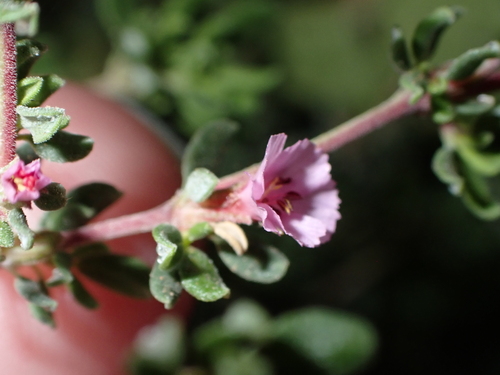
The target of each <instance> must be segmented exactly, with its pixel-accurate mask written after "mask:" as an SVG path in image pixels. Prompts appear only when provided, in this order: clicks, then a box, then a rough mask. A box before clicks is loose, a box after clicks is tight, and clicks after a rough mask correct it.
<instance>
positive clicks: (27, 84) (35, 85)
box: [17, 74, 65, 107]
mask: <svg viewBox="0 0 500 375" xmlns="http://www.w3.org/2000/svg"><path fill="white" fill-rule="evenodd" d="M64 83H65V81H64V80H63V79H62V78H60V77H59V76H57V75H55V74H49V75H44V76H40V77H38V76H34V77H26V78H23V79H22V80H20V81H19V83H18V86H17V98H18V104H19V105H22V106H26V107H38V106H40V105H42V103H43V102H44V101H45V100H46V99H47V98H48V97H49V96H50V95H52V94H53V93H54V92H56V91H57V90H58V89H60V88H61V87H62V86H63V85H64Z"/></svg>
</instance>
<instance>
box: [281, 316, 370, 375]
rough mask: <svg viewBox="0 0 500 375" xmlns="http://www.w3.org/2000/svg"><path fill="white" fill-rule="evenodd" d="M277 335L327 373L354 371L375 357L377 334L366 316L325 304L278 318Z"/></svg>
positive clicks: (340, 373)
mask: <svg viewBox="0 0 500 375" xmlns="http://www.w3.org/2000/svg"><path fill="white" fill-rule="evenodd" d="M274 332H275V335H276V339H277V340H279V341H281V342H283V343H285V344H287V345H289V346H290V347H292V348H293V349H294V350H295V351H296V352H298V353H299V354H301V355H303V356H304V357H305V358H308V359H309V360H311V361H312V362H314V363H315V364H316V365H317V366H319V367H320V368H323V369H324V370H325V371H326V372H327V373H331V374H339V375H343V374H351V373H354V372H355V371H358V370H360V369H361V368H362V367H363V366H365V365H366V364H367V362H368V361H369V360H370V359H371V358H372V357H373V355H374V353H375V350H376V348H377V334H376V332H375V329H374V328H373V327H372V325H371V324H370V323H368V322H367V321H366V320H364V319H361V318H359V317H356V316H353V315H350V314H347V313H342V312H338V311H334V310H327V309H323V308H307V309H302V310H296V311H292V312H289V313H286V314H284V315H282V316H280V317H279V318H278V319H277V320H276V322H275V331H274Z"/></svg>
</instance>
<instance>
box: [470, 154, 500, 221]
mask: <svg viewBox="0 0 500 375" xmlns="http://www.w3.org/2000/svg"><path fill="white" fill-rule="evenodd" d="M461 172H462V176H463V178H464V189H463V191H462V200H463V202H464V204H465V206H466V207H467V208H468V209H469V210H470V211H471V212H472V213H473V214H474V215H475V216H476V217H478V218H480V219H482V220H495V219H498V218H499V217H500V203H499V202H497V201H495V199H494V198H493V196H492V195H491V192H490V188H489V186H488V182H487V180H486V179H485V178H484V177H483V176H481V175H480V174H478V173H477V172H476V171H474V170H473V169H472V168H470V167H469V166H468V165H467V164H466V163H462V165H461Z"/></svg>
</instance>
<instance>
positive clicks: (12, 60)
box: [0, 23, 17, 167]
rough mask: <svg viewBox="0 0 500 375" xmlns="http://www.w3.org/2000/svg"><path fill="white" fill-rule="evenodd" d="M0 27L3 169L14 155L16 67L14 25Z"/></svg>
mask: <svg viewBox="0 0 500 375" xmlns="http://www.w3.org/2000/svg"><path fill="white" fill-rule="evenodd" d="M0 27H1V31H0V34H1V36H0V56H1V59H0V77H1V81H0V116H1V117H0V167H4V166H5V165H7V164H8V163H9V162H11V161H12V160H13V159H14V156H15V153H16V122H17V116H16V106H17V70H16V69H17V66H16V33H15V31H14V24H13V23H6V24H3V25H1V26H0Z"/></svg>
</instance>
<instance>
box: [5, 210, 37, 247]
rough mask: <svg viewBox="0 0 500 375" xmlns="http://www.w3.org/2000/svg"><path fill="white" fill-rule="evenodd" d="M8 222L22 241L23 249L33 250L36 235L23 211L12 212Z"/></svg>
mask: <svg viewBox="0 0 500 375" xmlns="http://www.w3.org/2000/svg"><path fill="white" fill-rule="evenodd" d="M8 222H9V224H10V227H11V228H12V231H13V232H14V233H15V235H16V236H17V237H18V238H19V240H20V241H21V247H22V248H23V249H25V250H28V249H31V248H32V247H33V241H34V240H35V233H34V232H33V231H32V230H31V229H30V227H29V226H28V222H27V221H26V215H24V212H23V210H21V209H19V208H16V209H14V210H11V211H10V212H9V215H8Z"/></svg>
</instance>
